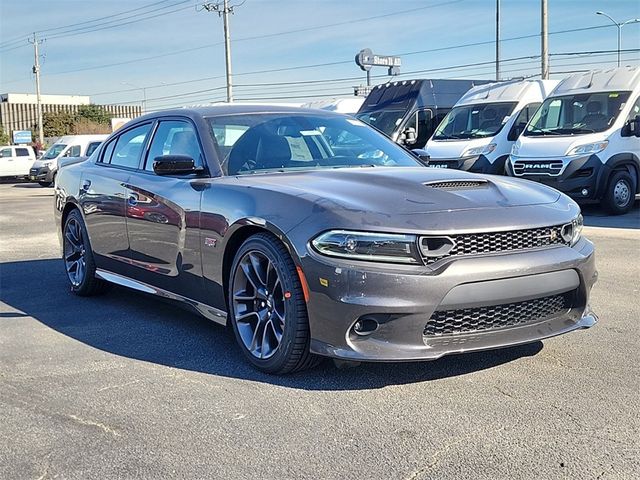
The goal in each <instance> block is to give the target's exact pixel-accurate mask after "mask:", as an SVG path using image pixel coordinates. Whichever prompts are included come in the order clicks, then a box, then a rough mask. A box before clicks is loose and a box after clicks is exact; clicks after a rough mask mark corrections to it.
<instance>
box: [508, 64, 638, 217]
mask: <svg viewBox="0 0 640 480" xmlns="http://www.w3.org/2000/svg"><path fill="white" fill-rule="evenodd" d="M507 173H508V174H509V175H512V176H515V177H521V178H526V179H529V180H536V181H538V182H541V183H544V184H546V185H550V186H552V187H554V188H556V189H558V190H560V191H562V192H564V193H566V194H567V195H569V196H571V197H572V198H573V199H575V200H578V201H580V200H583V201H589V200H591V201H593V200H595V201H602V203H603V204H604V206H605V207H606V208H607V209H608V210H609V211H611V212H612V213H616V214H620V213H625V212H628V211H629V210H630V209H631V208H632V207H633V203H634V198H635V195H636V193H639V192H640V190H639V182H638V178H639V173H640V67H621V68H614V69H610V70H594V71H592V72H587V73H579V74H574V75H571V76H569V77H567V78H565V79H564V80H562V82H560V84H559V85H558V86H557V87H556V88H555V90H554V91H553V92H552V93H551V94H550V95H549V97H548V98H547V99H546V100H545V101H544V103H543V104H542V106H541V107H540V109H539V110H538V111H537V112H536V113H535V114H534V116H533V118H532V119H531V121H530V122H529V124H528V125H527V127H526V128H525V129H524V132H523V133H522V135H520V137H519V139H518V141H517V142H516V143H515V144H514V146H513V149H512V151H511V155H510V156H509V161H508V162H507Z"/></svg>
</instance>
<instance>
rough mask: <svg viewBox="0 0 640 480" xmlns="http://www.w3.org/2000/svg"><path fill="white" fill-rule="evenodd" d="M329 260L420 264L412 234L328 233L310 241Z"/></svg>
mask: <svg viewBox="0 0 640 480" xmlns="http://www.w3.org/2000/svg"><path fill="white" fill-rule="evenodd" d="M311 244H312V245H313V247H314V248H315V249H316V250H317V251H318V252H319V253H321V254H323V255H327V256H329V257H340V258H349V259H352V260H366V261H370V262H389V263H412V264H417V263H421V260H420V256H419V255H418V249H417V242H416V236H415V235H399V234H393V233H370V232H352V231H346V230H331V231H329V232H325V233H323V234H321V235H319V236H317V237H316V238H314V239H313V240H312V241H311Z"/></svg>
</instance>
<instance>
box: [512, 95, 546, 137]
mask: <svg viewBox="0 0 640 480" xmlns="http://www.w3.org/2000/svg"><path fill="white" fill-rule="evenodd" d="M540 105H541V103H539V102H536V103H530V104H529V105H527V106H526V107H524V108H523V109H522V110H520V113H519V114H518V118H516V120H515V122H513V125H511V130H509V134H508V135H507V140H509V141H510V142H515V141H516V140H517V139H518V137H519V136H520V134H521V133H522V132H523V131H524V128H525V127H526V126H527V123H529V120H531V117H533V115H534V113H536V112H537V111H538V108H540Z"/></svg>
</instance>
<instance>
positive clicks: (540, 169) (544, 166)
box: [513, 160, 563, 176]
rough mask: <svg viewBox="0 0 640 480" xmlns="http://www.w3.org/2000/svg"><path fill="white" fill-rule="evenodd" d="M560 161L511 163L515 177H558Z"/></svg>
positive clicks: (560, 169) (560, 168) (560, 167)
mask: <svg viewBox="0 0 640 480" xmlns="http://www.w3.org/2000/svg"><path fill="white" fill-rule="evenodd" d="M562 166H563V163H562V160H517V161H515V162H514V163H513V173H515V174H516V175H551V176H556V175H560V172H561V171H562Z"/></svg>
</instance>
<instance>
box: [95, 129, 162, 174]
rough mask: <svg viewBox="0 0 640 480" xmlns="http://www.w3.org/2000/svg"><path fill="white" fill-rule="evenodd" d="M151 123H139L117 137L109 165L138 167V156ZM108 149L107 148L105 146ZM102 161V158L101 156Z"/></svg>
mask: <svg viewBox="0 0 640 480" xmlns="http://www.w3.org/2000/svg"><path fill="white" fill-rule="evenodd" d="M150 129H151V124H149V123H148V124H146V125H140V126H139V127H136V128H132V129H131V130H128V131H126V132H124V133H123V134H122V135H120V136H119V137H118V139H117V140H116V142H115V147H114V148H113V153H112V154H111V162H110V163H111V165H118V166H120V167H127V168H138V165H139V164H140V156H141V155H142V150H143V148H144V145H145V140H146V138H147V135H149V130H150ZM107 150H108V148H107ZM103 161H104V158H103Z"/></svg>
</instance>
